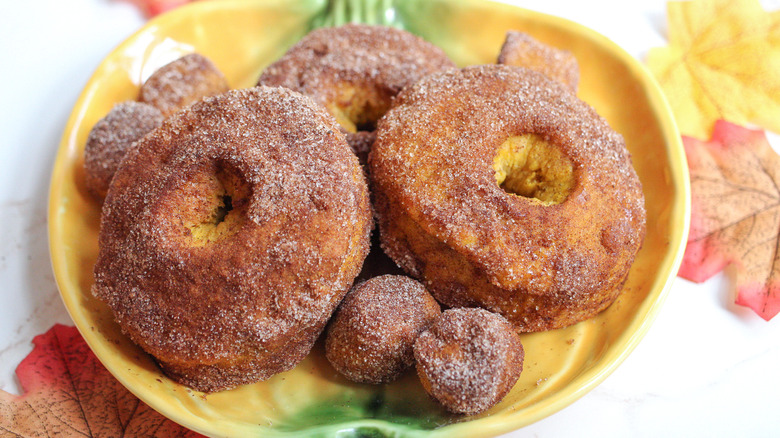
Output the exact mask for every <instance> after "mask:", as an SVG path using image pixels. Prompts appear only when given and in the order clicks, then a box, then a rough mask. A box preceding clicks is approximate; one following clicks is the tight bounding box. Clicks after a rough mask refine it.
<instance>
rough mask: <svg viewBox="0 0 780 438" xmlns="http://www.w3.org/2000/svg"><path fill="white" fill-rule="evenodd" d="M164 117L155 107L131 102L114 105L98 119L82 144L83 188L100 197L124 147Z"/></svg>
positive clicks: (122, 153)
mask: <svg viewBox="0 0 780 438" xmlns="http://www.w3.org/2000/svg"><path fill="white" fill-rule="evenodd" d="M164 119H165V118H164V117H163V115H162V113H161V112H160V111H159V110H158V109H157V108H155V107H153V106H151V105H148V104H145V103H141V102H134V101H127V102H122V103H118V104H116V105H115V106H114V107H113V108H112V109H111V111H109V112H108V114H106V116H105V117H103V118H102V119H100V120H99V121H98V122H97V123H95V126H93V127H92V130H91V131H90V132H89V136H88V137H87V144H86V145H85V146H84V175H85V184H86V187H87V190H89V192H90V193H92V195H93V196H94V197H95V198H97V199H103V198H105V197H106V192H108V186H109V184H111V179H113V178H114V173H115V172H116V170H117V168H119V163H121V162H122V158H124V156H125V154H126V153H127V150H128V149H130V147H132V146H133V144H134V143H135V142H136V141H138V140H140V139H141V138H142V137H143V136H144V135H146V134H147V133H148V132H149V131H151V130H152V129H154V128H156V127H158V126H160V124H161V123H162V122H163V120H164Z"/></svg>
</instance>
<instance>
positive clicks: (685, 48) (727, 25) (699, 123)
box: [647, 0, 780, 139]
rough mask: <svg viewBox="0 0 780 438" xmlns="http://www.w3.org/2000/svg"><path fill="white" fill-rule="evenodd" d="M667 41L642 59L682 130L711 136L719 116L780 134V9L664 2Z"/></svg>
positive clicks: (753, 1)
mask: <svg viewBox="0 0 780 438" xmlns="http://www.w3.org/2000/svg"><path fill="white" fill-rule="evenodd" d="M667 16H668V17H667V18H668V26H669V31H668V35H669V46H668V47H663V48H656V49H652V50H651V51H650V52H649V53H648V57H647V64H648V67H649V68H650V70H651V71H652V72H653V74H654V75H655V77H656V79H658V82H659V83H660V84H661V87H662V88H663V90H664V93H665V94H666V97H667V99H668V100H669V103H670V105H671V106H672V110H673V111H674V115H675V118H676V120H677V123H678V125H679V127H680V131H681V132H682V133H683V134H684V135H688V136H691V137H697V138H700V139H706V138H709V136H710V133H711V132H712V127H713V125H714V123H715V121H716V120H719V119H723V120H728V121H730V122H733V123H736V124H739V125H743V126H745V125H749V124H755V125H759V126H761V127H763V128H766V129H769V130H772V131H775V132H780V13H778V12H773V13H767V12H766V11H764V9H763V8H762V7H761V5H760V4H759V3H758V1H757V0H696V1H682V2H669V3H668V4H667Z"/></svg>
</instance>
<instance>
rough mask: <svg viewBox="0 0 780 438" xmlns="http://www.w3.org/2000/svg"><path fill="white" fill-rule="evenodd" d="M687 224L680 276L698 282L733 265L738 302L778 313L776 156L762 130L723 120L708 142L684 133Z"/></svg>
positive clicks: (779, 189) (779, 174) (779, 169)
mask: <svg viewBox="0 0 780 438" xmlns="http://www.w3.org/2000/svg"><path fill="white" fill-rule="evenodd" d="M683 144H684V145H685V152H686V156H687V157H688V167H689V168H690V173H691V193H692V196H691V230H690V235H689V237H688V246H687V247H686V249H685V256H684V258H683V263H682V266H681V268H680V272H679V275H680V276H681V277H683V278H687V279H689V280H692V281H696V282H702V281H705V280H707V279H708V278H710V277H711V276H712V275H714V274H715V273H717V272H718V271H720V270H721V269H723V268H725V267H726V266H728V265H733V266H734V267H735V271H736V289H737V299H736V303H737V304H739V305H742V306H747V307H750V308H751V309H753V310H754V311H755V312H756V313H757V314H758V315H759V316H761V317H762V318H764V319H766V320H769V319H771V318H772V317H773V316H775V315H776V314H777V313H778V312H779V311H780V156H778V155H777V153H775V152H774V151H773V150H772V148H771V146H770V145H769V142H768V141H767V139H766V136H765V134H764V132H763V131H753V130H750V129H746V128H743V127H740V126H738V125H734V124H731V123H728V122H724V121H718V122H716V124H715V128H714V131H713V133H712V139H711V140H710V141H708V142H705V141H700V140H697V139H694V138H690V137H683Z"/></svg>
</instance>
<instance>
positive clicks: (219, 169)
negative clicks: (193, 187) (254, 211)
mask: <svg viewBox="0 0 780 438" xmlns="http://www.w3.org/2000/svg"><path fill="white" fill-rule="evenodd" d="M205 185H206V189H205V190H203V192H202V193H203V194H202V195H201V196H202V198H201V199H200V201H199V203H198V204H199V208H197V209H196V210H194V211H193V214H192V216H191V218H190V220H189V221H185V227H187V228H188V229H189V234H190V236H191V238H192V241H193V243H194V244H195V245H196V246H203V245H206V244H209V243H213V242H217V241H220V240H223V239H225V238H227V237H230V236H232V235H234V234H236V233H237V232H238V231H239V229H240V228H241V227H242V225H243V224H244V223H245V221H246V211H247V209H248V207H249V199H250V196H251V189H250V187H249V184H247V182H246V181H244V179H243V178H242V177H241V176H240V174H239V173H238V172H236V171H235V170H234V169H232V168H230V167H229V166H226V165H219V164H217V165H216V169H215V171H214V172H212V173H210V174H209V175H207V176H206V181H205Z"/></svg>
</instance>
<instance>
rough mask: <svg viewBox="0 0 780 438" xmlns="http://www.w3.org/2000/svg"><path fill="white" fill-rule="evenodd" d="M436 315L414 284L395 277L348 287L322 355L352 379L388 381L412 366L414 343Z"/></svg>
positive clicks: (437, 311) (422, 290)
mask: <svg viewBox="0 0 780 438" xmlns="http://www.w3.org/2000/svg"><path fill="white" fill-rule="evenodd" d="M440 313H441V309H440V308H439V304H438V303H437V302H436V300H434V299H433V297H432V296H431V295H430V294H429V293H428V291H426V290H425V287H423V285H422V284H420V283H419V282H417V281H415V280H412V279H411V278H409V277H405V276H400V275H383V276H380V277H374V278H371V279H369V280H367V281H365V282H362V283H360V284H358V285H356V286H355V287H353V288H352V290H351V291H350V292H349V294H347V296H346V298H344V301H342V303H341V305H340V306H339V308H338V310H337V311H336V313H335V315H334V316H333V319H332V320H331V322H330V325H329V326H328V335H327V338H326V341H325V355H326V357H327V358H328V361H329V362H330V363H331V365H333V367H334V368H336V370H337V371H338V372H340V373H341V374H342V375H344V376H345V377H346V378H348V379H350V380H352V381H355V382H361V383H387V382H391V381H393V380H395V379H397V378H398V377H399V376H400V375H401V373H402V372H404V371H405V370H406V369H408V368H409V367H410V366H411V365H412V364H413V363H414V352H413V351H412V345H413V344H414V340H415V339H417V335H419V334H420V332H422V331H423V330H425V329H426V328H428V326H429V325H431V323H433V321H434V320H435V319H436V318H437V317H438V316H439V314H440Z"/></svg>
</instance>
